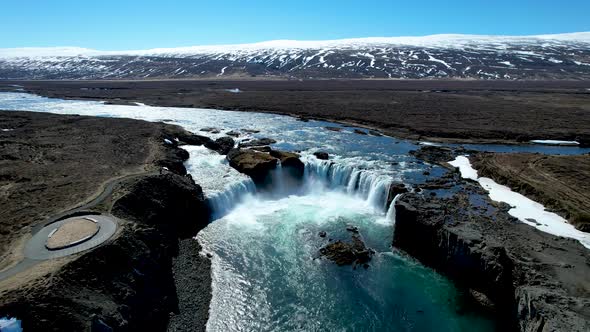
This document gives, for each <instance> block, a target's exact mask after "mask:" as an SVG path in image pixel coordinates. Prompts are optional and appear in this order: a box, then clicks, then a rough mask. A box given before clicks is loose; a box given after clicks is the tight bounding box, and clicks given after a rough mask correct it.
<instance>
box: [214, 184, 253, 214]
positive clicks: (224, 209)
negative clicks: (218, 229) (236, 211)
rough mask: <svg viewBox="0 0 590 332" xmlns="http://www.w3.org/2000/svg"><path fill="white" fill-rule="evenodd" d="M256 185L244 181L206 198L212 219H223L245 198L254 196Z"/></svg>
mask: <svg viewBox="0 0 590 332" xmlns="http://www.w3.org/2000/svg"><path fill="white" fill-rule="evenodd" d="M255 192H256V185H255V184H254V181H252V180H251V179H244V180H242V181H239V182H234V183H232V184H230V185H228V186H227V187H226V188H225V190H223V191H218V192H216V193H213V194H211V195H209V196H207V203H208V204H209V208H210V209H211V217H212V219H217V218H221V217H223V216H224V215H225V214H227V213H228V212H229V211H231V210H232V209H233V208H234V207H235V206H236V205H237V204H238V203H240V202H241V201H242V200H243V199H244V198H245V197H246V196H248V195H254V193H255Z"/></svg>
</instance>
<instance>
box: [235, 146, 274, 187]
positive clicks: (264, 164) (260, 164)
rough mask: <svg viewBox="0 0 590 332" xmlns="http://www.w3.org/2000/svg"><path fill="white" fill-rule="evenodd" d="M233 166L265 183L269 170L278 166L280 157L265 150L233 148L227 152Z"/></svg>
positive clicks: (258, 182)
mask: <svg viewBox="0 0 590 332" xmlns="http://www.w3.org/2000/svg"><path fill="white" fill-rule="evenodd" d="M227 160H228V161H229V164H230V166H231V167H233V168H235V169H236V170H238V171H239V172H240V173H244V174H246V175H248V176H250V177H251V178H252V180H254V182H255V183H257V184H261V183H264V181H265V180H266V177H267V176H268V174H269V172H270V171H271V170H273V169H275V168H276V167H277V164H278V159H277V158H275V157H273V156H271V155H269V154H267V153H263V152H258V151H254V150H250V149H239V148H238V149H232V150H231V151H229V153H228V154H227Z"/></svg>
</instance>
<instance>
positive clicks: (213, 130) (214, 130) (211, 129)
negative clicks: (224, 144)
mask: <svg viewBox="0 0 590 332" xmlns="http://www.w3.org/2000/svg"><path fill="white" fill-rule="evenodd" d="M201 131H205V132H208V133H211V134H219V133H220V132H221V130H220V129H219V128H215V127H205V128H201Z"/></svg>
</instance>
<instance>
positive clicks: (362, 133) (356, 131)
mask: <svg viewBox="0 0 590 332" xmlns="http://www.w3.org/2000/svg"><path fill="white" fill-rule="evenodd" d="M354 133H355V134H359V135H367V132H366V131H364V130H360V129H355V130H354Z"/></svg>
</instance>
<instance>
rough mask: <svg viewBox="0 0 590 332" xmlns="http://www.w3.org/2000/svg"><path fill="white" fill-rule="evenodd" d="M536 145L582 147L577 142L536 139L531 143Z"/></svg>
mask: <svg viewBox="0 0 590 332" xmlns="http://www.w3.org/2000/svg"><path fill="white" fill-rule="evenodd" d="M531 143H534V144H549V145H580V143H579V142H577V141H559V140H553V139H534V140H532V141H531Z"/></svg>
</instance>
